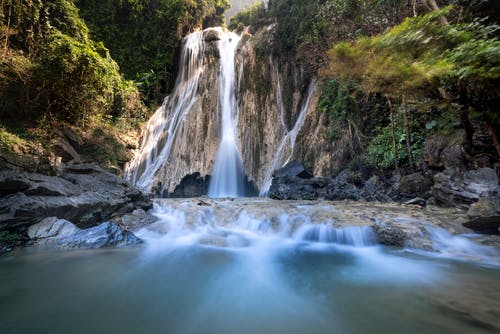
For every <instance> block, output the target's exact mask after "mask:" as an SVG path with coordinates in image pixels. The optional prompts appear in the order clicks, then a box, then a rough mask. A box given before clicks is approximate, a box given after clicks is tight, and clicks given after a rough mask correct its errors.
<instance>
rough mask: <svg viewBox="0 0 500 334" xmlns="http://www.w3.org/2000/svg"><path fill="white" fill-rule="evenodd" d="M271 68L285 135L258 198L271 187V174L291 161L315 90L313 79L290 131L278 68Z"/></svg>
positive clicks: (274, 66) (265, 193)
mask: <svg viewBox="0 0 500 334" xmlns="http://www.w3.org/2000/svg"><path fill="white" fill-rule="evenodd" d="M271 64H273V63H271ZM272 67H273V68H275V71H276V78H277V79H276V80H277V87H276V92H277V100H278V109H279V111H280V120H281V126H282V127H283V128H284V129H285V135H284V136H283V138H282V139H281V142H280V144H279V146H278V149H277V150H276V153H275V154H274V158H273V161H272V162H271V164H270V165H269V168H268V169H267V171H266V174H265V177H264V181H263V183H262V188H261V189H260V193H259V195H260V196H267V194H268V192H269V188H270V187H271V184H272V179H273V172H274V171H275V170H276V169H279V168H281V167H283V166H284V165H286V164H287V163H288V162H290V160H291V159H292V156H293V150H294V148H295V142H296V140H297V135H298V133H299V131H300V130H301V129H302V126H303V125H304V120H305V118H306V115H307V111H308V109H309V103H310V102H311V98H312V96H313V94H314V91H315V90H316V80H315V79H313V81H312V82H311V83H310V84H309V88H308V90H307V97H306V99H305V100H304V102H303V103H302V107H301V109H300V113H299V116H298V117H297V120H296V121H295V124H294V126H293V127H292V129H291V130H288V129H287V127H286V123H285V105H284V103H283V98H282V92H281V83H280V80H279V71H278V67H277V66H276V65H274V64H273V66H272Z"/></svg>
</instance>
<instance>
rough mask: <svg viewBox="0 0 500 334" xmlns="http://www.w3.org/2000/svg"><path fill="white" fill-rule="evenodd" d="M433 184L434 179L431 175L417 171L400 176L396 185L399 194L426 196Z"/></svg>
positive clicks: (404, 195)
mask: <svg viewBox="0 0 500 334" xmlns="http://www.w3.org/2000/svg"><path fill="white" fill-rule="evenodd" d="M433 184H434V180H433V178H432V177H431V176H427V175H424V174H423V173H421V172H417V173H413V174H409V175H405V176H403V177H401V179H400V180H399V183H398V185H397V191H398V192H399V195H400V196H403V197H407V198H412V197H417V196H418V197H426V198H428V197H430V190H431V188H432V185H433Z"/></svg>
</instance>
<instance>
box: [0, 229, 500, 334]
mask: <svg viewBox="0 0 500 334" xmlns="http://www.w3.org/2000/svg"><path fill="white" fill-rule="evenodd" d="M158 242H159V244H155V243H154V242H147V243H146V244H145V245H142V246H140V247H134V248H127V249H105V250H86V251H66V252H43V251H39V250H36V249H35V248H31V249H24V250H20V251H15V252H11V253H8V254H3V255H1V256H0V332H1V333H54V334H55V333H179V334H180V333H214V334H215V333H217V334H221V333H222V334H223V333H243V334H244V333H249V334H250V333H290V334H293V333H310V334H315V333H318V334H319V333H325V334H326V333H329V334H330V333H492V332H495V331H497V332H498V330H499V328H500V323H499V320H498V319H500V314H499V310H500V308H499V304H498V299H499V298H498V297H500V296H499V291H500V270H499V269H498V268H491V267H482V266H478V265H474V264H467V263H462V262H457V261H452V260H447V259H442V258H436V257H431V256H425V255H418V254H413V253H410V252H406V251H401V250H394V249H389V248H383V247H378V246H369V247H353V246H346V245H335V244H324V243H314V242H304V241H296V240H290V239H279V238H276V237H268V238H259V239H257V240H253V241H251V242H250V243H249V244H248V245H246V246H245V247H218V246H207V245H202V244H193V243H185V244H184V245H183V244H182V243H176V244H175V245H174V244H171V243H169V242H165V241H161V242H160V241H158Z"/></svg>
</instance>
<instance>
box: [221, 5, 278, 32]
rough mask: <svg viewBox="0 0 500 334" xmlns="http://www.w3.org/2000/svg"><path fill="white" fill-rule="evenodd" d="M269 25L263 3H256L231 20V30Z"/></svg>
mask: <svg viewBox="0 0 500 334" xmlns="http://www.w3.org/2000/svg"><path fill="white" fill-rule="evenodd" d="M269 23H270V20H269V17H268V15H267V10H266V6H265V5H264V4H263V3H262V2H259V1H256V2H255V3H254V4H253V5H252V6H250V7H248V8H245V9H244V10H242V11H241V12H239V13H238V14H236V15H235V16H233V17H232V18H231V22H230V23H229V29H230V30H236V29H241V28H243V27H245V26H250V25H251V26H254V27H260V26H263V25H266V24H269Z"/></svg>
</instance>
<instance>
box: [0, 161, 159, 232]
mask: <svg viewBox="0 0 500 334" xmlns="http://www.w3.org/2000/svg"><path fill="white" fill-rule="evenodd" d="M1 179H2V178H1V176H0V180H1ZM18 179H19V180H23V181H22V182H23V183H22V185H23V186H22V187H21V188H19V190H20V191H18V192H17V193H11V194H8V195H7V196H5V197H4V198H3V199H2V201H0V229H1V228H5V227H7V226H9V227H19V226H29V225H32V224H36V223H38V222H40V221H41V220H43V219H44V218H46V217H58V218H60V219H66V220H69V221H71V222H73V223H74V224H76V225H77V226H78V227H80V228H86V227H90V226H93V225H95V224H96V223H98V222H102V221H105V220H108V219H110V218H111V216H113V215H118V214H126V213H128V212H132V211H133V210H135V209H138V208H140V209H145V210H148V209H150V208H151V207H152V203H151V200H150V198H149V197H147V196H145V195H144V194H143V193H142V192H141V191H139V190H138V189H136V188H134V187H131V186H130V185H129V184H128V183H127V182H125V181H124V180H123V179H120V178H119V177H117V176H116V175H113V174H111V173H109V172H106V171H104V170H103V169H102V168H100V167H98V166H95V165H91V164H82V165H72V166H66V167H65V168H64V170H63V172H62V174H61V176H60V177H55V176H46V175H41V174H36V173H21V174H19V177H18ZM0 184H1V181H0ZM26 187H28V189H26ZM11 188H12V187H11ZM11 188H9V189H11Z"/></svg>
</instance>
